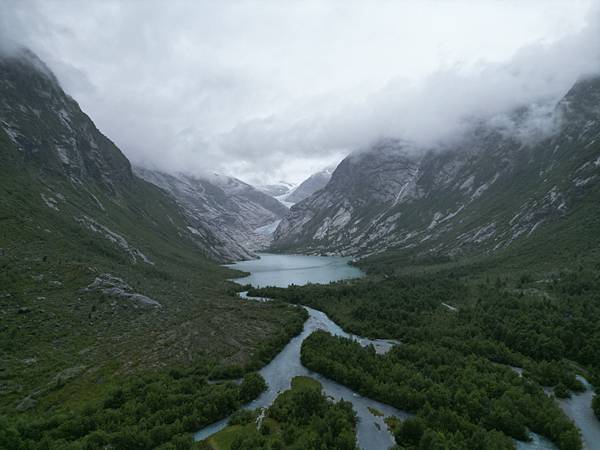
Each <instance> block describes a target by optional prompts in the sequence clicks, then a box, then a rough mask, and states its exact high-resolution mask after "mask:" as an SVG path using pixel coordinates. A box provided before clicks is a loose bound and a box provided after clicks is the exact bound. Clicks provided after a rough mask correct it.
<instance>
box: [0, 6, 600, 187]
mask: <svg viewBox="0 0 600 450" xmlns="http://www.w3.org/2000/svg"><path fill="white" fill-rule="evenodd" d="M0 8H2V11H0V13H1V14H0V25H2V31H1V33H0V48H3V47H5V48H10V46H11V45H12V44H10V43H9V39H11V40H12V41H16V42H18V43H20V44H24V45H26V46H28V47H30V48H32V50H34V51H35V52H36V53H38V54H39V55H40V56H41V57H42V59H44V60H45V61H46V62H47V63H48V65H49V66H50V67H51V68H52V70H54V71H55V73H56V74H57V76H58V78H59V80H60V81H61V84H62V85H63V87H64V88H65V90H66V91H67V92H68V93H70V94H71V95H73V96H74V97H75V98H76V99H77V100H78V101H79V102H80V103H81V104H82V107H83V108H84V109H85V110H86V111H88V112H89V113H90V115H91V116H92V118H93V119H94V120H95V121H96V122H97V124H98V125H99V127H100V128H101V129H102V130H103V131H104V132H105V133H106V134H108V135H109V136H110V137H111V138H112V139H114V140H115V141H116V142H117V144H118V145H119V146H120V147H121V148H122V150H123V151H124V152H125V153H126V154H127V156H128V157H129V158H130V159H132V160H133V161H134V162H136V163H139V164H146V165H152V166H154V167H159V168H162V169H164V170H173V171H175V170H186V171H190V172H202V171H218V172H224V173H229V174H232V175H236V176H240V177H242V178H243V179H246V180H248V181H250V182H261V181H265V182H271V181H277V180H280V179H288V180H292V181H300V180H301V179H302V178H304V177H305V176H307V175H308V174H310V173H311V172H313V171H316V170H318V169H320V168H322V167H325V166H328V165H330V164H331V163H334V162H337V161H339V160H340V159H341V158H343V157H344V156H345V155H346V154H348V153H349V152H351V151H352V150H354V149H357V148H363V147H365V146H368V145H369V143H371V142H373V141H375V140H378V139H380V138H386V137H393V138H400V139H405V140H410V141H413V142H415V143H417V145H419V146H431V145H435V144H436V143H439V142H440V141H443V140H444V139H448V138H449V137H452V136H454V135H456V134H457V133H460V131H461V130H462V129H464V127H465V126H466V124H468V123H469V122H470V120H472V119H473V118H478V119H481V118H483V119H492V118H493V120H495V121H496V123H499V124H501V125H502V126H503V127H505V128H506V129H510V127H511V126H512V124H511V122H510V116H508V115H507V113H509V112H510V111H511V110H513V109H514V108H517V107H519V106H522V105H531V104H535V105H537V106H535V107H534V108H532V109H530V112H529V119H530V120H528V122H527V123H528V127H531V128H530V129H523V128H521V129H520V130H518V132H520V133H523V132H525V134H528V133H529V132H530V131H531V132H533V133H536V132H543V131H544V130H546V129H548V128H549V127H551V126H552V124H553V123H554V122H553V120H554V118H552V117H551V115H549V107H550V106H549V105H552V104H553V103H555V102H556V101H557V100H558V99H559V98H560V97H561V96H562V95H564V93H565V92H566V91H567V90H568V89H569V88H570V86H571V85H572V84H573V82H574V81H575V80H576V79H577V78H578V77H580V76H582V75H584V74H589V73H593V72H597V71H598V69H599V68H600V60H599V56H600V39H598V36H600V9H599V8H598V4H597V2H596V1H592V0H589V1H583V0H582V1H577V0H569V1H559V0H556V1H550V2H547V1H541V0H540V1H534V0H531V1H525V2H497V1H492V0H489V1H482V2H471V1H459V0H449V1H447V2H420V1H407V2H381V3H378V5H377V8H375V7H373V5H372V4H371V3H370V2H362V1H335V0H331V1H319V2H317V1H314V2H312V1H308V2H289V3H288V2H286V4H285V5H283V4H282V3H281V2H274V1H257V0H256V1H245V2H235V3H229V2H210V1H194V2H191V1H190V2H186V1H182V0H180V1H174V2H172V3H170V4H169V8H166V7H165V5H164V3H163V2H160V1H152V0H148V1H144V2H119V1H116V0H106V1H92V0H90V1H86V2H79V1H74V0H71V1H69V0H62V1H52V0H50V1H45V2H42V1H35V0H31V1H28V2H21V1H14V0H7V1H6V2H3V5H2V6H0Z"/></svg>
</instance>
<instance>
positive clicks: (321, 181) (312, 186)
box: [283, 168, 333, 203]
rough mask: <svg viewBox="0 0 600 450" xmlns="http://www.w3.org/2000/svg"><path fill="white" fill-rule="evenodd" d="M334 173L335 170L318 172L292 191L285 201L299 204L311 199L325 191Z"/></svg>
mask: <svg viewBox="0 0 600 450" xmlns="http://www.w3.org/2000/svg"><path fill="white" fill-rule="evenodd" d="M332 173H333V168H328V169H325V170H322V171H321V172H317V173H314V174H312V175H311V176H310V177H308V178H307V179H306V180H304V181H303V182H302V183H300V184H299V185H298V186H297V187H296V188H294V189H292V190H291V192H289V193H288V194H287V195H285V196H284V197H283V200H285V201H286V202H289V203H298V202H301V201H302V200H304V199H305V198H307V197H310V196H311V195H313V194H314V193H315V192H317V191H318V190H320V189H323V188H324V187H325V186H326V185H327V183H329V180H330V179H331V174H332Z"/></svg>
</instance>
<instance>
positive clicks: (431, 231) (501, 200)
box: [273, 78, 600, 256]
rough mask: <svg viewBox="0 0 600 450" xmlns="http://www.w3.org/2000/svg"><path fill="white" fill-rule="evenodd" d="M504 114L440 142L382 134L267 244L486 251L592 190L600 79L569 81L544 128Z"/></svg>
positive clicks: (597, 171)
mask: <svg viewBox="0 0 600 450" xmlns="http://www.w3.org/2000/svg"><path fill="white" fill-rule="evenodd" d="M549 117H550V118H552V120H549ZM505 119H506V120H503V121H495V122H489V123H488V122H486V123H481V124H477V125H474V126H473V127H472V129H471V130H470V131H469V132H468V133H466V134H465V135H464V136H462V137H461V138H457V139H456V140H455V141H453V142H448V143H446V144H445V145H444V146H443V147H442V148H437V149H423V148H414V147H413V146H411V145H410V144H408V143H405V142H399V141H382V142H379V143H377V144H376V145H374V146H373V147H371V148H369V149H367V150H365V151H362V152H358V153H356V154H353V155H351V156H349V157H348V158H346V159H345V160H344V161H342V163H340V165H339V166H338V167H337V169H336V170H335V172H334V173H333V176H332V178H331V181H330V182H329V183H328V184H327V186H326V187H325V188H324V189H322V190H320V191H318V192H316V193H315V194H314V195H312V196H310V197H308V198H307V199H305V200H304V201H301V202H300V203H298V204H296V205H294V206H293V207H292V208H291V209H290V212H289V213H288V215H287V216H286V217H285V218H284V220H282V222H281V223H280V225H279V227H278V229H277V230H276V232H275V237H274V243H273V245H274V247H275V248H276V249H279V250H292V251H305V252H311V253H339V254H347V255H358V256H364V255H369V254H372V253H377V252H381V251H384V250H386V249H392V248H393V249H397V250H401V251H405V252H410V253H412V254H417V255H430V254H436V255H451V256H452V255H461V254H467V253H473V252H475V253H476V252H493V251H496V250H499V249H502V248H505V247H507V246H510V245H511V244H512V243H513V242H515V241H516V240H519V239H524V238H527V237H528V236H531V235H534V234H535V233H536V232H538V231H539V230H541V229H542V228H543V227H545V226H547V225H549V224H551V223H557V222H560V221H561V219H562V218H564V217H566V216H568V215H569V214H570V212H572V211H574V210H575V209H577V208H578V206H579V205H580V204H581V202H582V198H583V197H585V196H589V195H597V187H598V183H597V180H598V177H599V176H600V140H599V138H600V79H598V78H591V79H587V80H582V81H580V82H578V83H576V84H575V86H574V87H573V88H572V89H571V91H570V92H569V93H568V94H567V95H566V96H565V97H564V98H563V99H562V100H561V101H560V102H559V103H558V104H557V105H556V107H555V108H554V109H553V111H551V114H550V115H549V116H548V117H545V118H544V120H545V121H546V122H549V123H551V124H552V125H553V127H554V129H553V132H552V133H550V134H548V130H545V131H543V132H542V131H541V130H540V129H538V128H535V127H531V123H532V120H531V112H530V110H529V109H527V108H524V109H523V110H521V111H518V112H515V114H514V115H512V116H511V117H509V118H505ZM508 124H509V125H510V126H508Z"/></svg>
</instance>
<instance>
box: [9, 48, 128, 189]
mask: <svg viewBox="0 0 600 450" xmlns="http://www.w3.org/2000/svg"><path fill="white" fill-rule="evenodd" d="M33 124H35V126H32V125H33ZM0 125H1V126H2V128H3V129H4V130H5V131H6V133H7V134H8V136H9V137H10V139H11V140H12V141H13V143H14V144H15V146H16V148H17V149H19V151H21V153H22V154H21V158H23V159H24V160H26V161H28V162H30V163H34V164H37V165H38V166H39V167H41V168H42V170H43V171H45V172H47V173H50V174H56V173H60V174H65V175H67V176H68V177H69V178H70V179H71V180H72V181H73V182H76V183H83V182H85V181H87V180H90V179H91V180H93V181H95V182H98V183H101V184H102V185H103V186H104V187H106V188H108V189H111V190H113V191H114V190H115V189H117V188H118V186H119V185H123V184H128V183H130V182H131V180H132V178H133V174H132V172H131V165H130V164H129V161H128V160H127V158H126V157H125V156H124V155H123V154H122V153H121V151H120V150H119V149H118V148H117V147H116V146H115V145H114V144H113V143H112V142H111V141H110V140H109V139H108V138H107V137H106V136H104V135H103V134H102V133H100V132H99V131H98V129H97V128H96V126H95V125H94V123H93V122H92V121H91V120H90V118H89V117H88V116H87V115H85V114H84V113H83V112H82V111H81V109H80V108H79V105H78V104H77V102H75V101H74V100H73V99H72V98H71V97H69V96H68V95H66V94H65V93H64V92H63V90H62V89H61V87H60V85H59V84H58V81H57V80H56V78H55V77H54V75H53V74H52V73H51V72H50V70H49V69H48V68H47V67H46V66H45V64H44V63H43V62H42V61H40V60H39V59H38V58H37V57H36V56H35V55H34V54H33V53H31V52H30V51H28V50H21V51H19V52H17V53H16V54H15V55H13V56H8V57H2V58H0Z"/></svg>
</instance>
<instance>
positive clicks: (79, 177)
mask: <svg viewBox="0 0 600 450" xmlns="http://www.w3.org/2000/svg"><path fill="white" fill-rule="evenodd" d="M0 161H1V163H0V266H1V270H0V317H1V322H0V359H1V360H2V363H1V365H0V386H1V389H0V413H1V414H7V415H8V417H11V418H12V419H15V420H22V421H24V422H23V423H26V424H27V427H29V428H27V429H28V430H29V431H28V433H33V435H35V436H37V437H32V438H31V439H32V441H31V442H38V443H39V442H40V441H41V439H42V436H45V435H46V433H49V434H48V435H47V440H48V442H47V446H45V447H43V448H67V447H68V445H67V444H66V442H67V441H68V442H70V441H71V439H75V440H77V439H83V438H84V437H85V436H86V435H87V432H85V430H84V431H81V430H80V431H78V432H72V433H71V432H70V431H69V430H67V431H65V430H62V431H57V430H56V427H55V426H52V425H51V424H52V421H53V420H56V419H54V418H53V417H54V416H53V415H54V414H64V415H65V416H64V417H63V419H61V420H64V421H67V422H68V420H67V418H68V417H71V416H70V415H71V414H75V416H77V415H78V414H80V411H81V408H82V407H84V405H85V407H86V408H88V407H89V408H95V407H96V406H97V405H98V404H102V402H103V401H107V400H106V396H107V395H109V394H110V393H111V392H113V391H114V389H115V388H116V386H119V385H121V386H126V385H128V384H129V383H131V380H134V379H136V378H137V377H139V376H140V375H142V374H143V375H144V376H147V377H149V378H148V379H147V380H146V381H147V383H148V385H152V383H155V384H156V383H158V384H156V389H155V391H156V392H155V394H158V395H163V394H164V395H165V396H166V395H167V392H164V393H163V394H161V389H166V388H167V385H170V386H177V383H176V382H175V380H176V379H181V383H182V384H181V386H183V384H185V383H187V381H186V380H187V378H186V377H191V376H195V377H196V381H195V383H196V385H197V386H198V390H197V393H195V392H196V391H190V396H189V398H188V403H189V406H188V409H189V408H192V409H191V410H188V411H187V412H186V413H182V414H181V418H182V420H183V418H184V417H186V416H190V422H189V423H187V424H185V425H182V424H181V423H179V425H177V426H175V427H173V429H172V430H170V431H169V430H167V431H164V430H163V432H162V434H161V436H160V437H156V439H155V440H153V441H152V442H154V443H155V444H156V445H158V444H159V443H160V442H167V441H169V439H171V437H172V436H175V435H177V434H180V433H188V434H187V435H185V439H184V440H186V442H188V441H189V442H191V435H190V434H189V433H190V432H191V431H195V430H196V429H197V428H198V427H200V426H201V425H203V424H205V423H209V422H210V421H211V420H216V419H218V418H220V417H222V415H225V414H228V413H230V412H232V411H233V410H234V409H235V407H236V404H238V402H239V401H241V400H240V399H239V398H238V394H239V393H238V391H239V387H237V386H235V387H231V386H230V387H228V388H227V389H229V391H228V392H230V394H227V395H230V397H231V399H230V400H228V401H229V403H225V404H223V405H221V406H219V407H217V406H214V405H213V403H214V399H213V400H211V398H212V397H211V396H215V395H216V396H217V397H218V395H219V392H220V391H221V390H222V389H224V388H223V387H222V386H221V387H219V386H220V385H219V386H217V385H214V386H213V385H208V384H206V378H207V377H208V376H222V374H223V373H232V374H237V375H236V376H238V375H240V374H242V373H243V372H245V371H247V370H256V369H257V368H258V367H260V366H261V365H262V364H264V363H265V362H266V361H267V360H268V359H269V358H270V357H272V355H273V354H274V352H276V351H277V349H278V348H280V347H281V345H283V344H284V343H285V342H287V340H288V339H289V337H290V336H291V335H293V334H295V333H296V332H298V331H299V330H300V329H301V326H302V323H303V321H304V315H303V314H302V312H301V311H298V310H296V309H293V308H290V307H287V306H285V305H278V304H255V303H249V302H245V303H244V302H242V301H240V300H239V299H238V298H237V297H235V296H234V289H235V288H233V287H232V286H233V284H232V283H230V282H228V281H227V278H229V277H231V276H234V275H235V274H236V273H235V272H234V271H231V270H228V269H225V268H223V267H221V266H219V265H217V264H216V262H215V259H216V258H219V254H218V253H216V252H215V251H214V248H215V247H217V246H218V244H219V242H218V240H217V239H216V238H215V237H214V236H212V235H211V233H210V232H209V231H207V230H201V231H202V232H197V233H194V234H192V233H191V232H190V231H189V229H188V226H189V225H190V224H189V222H188V221H187V220H188V219H187V218H186V216H185V214H184V212H183V211H182V210H181V209H180V208H179V207H178V205H177V204H176V203H175V201H174V200H173V199H172V198H171V197H170V196H168V195H167V194H166V193H165V192H164V191H162V190H160V189H159V188H158V187H156V186H154V185H152V184H150V183H148V182H146V181H143V180H142V179H140V178H137V177H136V176H134V175H133V173H132V170H131V166H130V163H129V161H128V160H127V159H126V157H125V156H124V155H123V154H122V153H121V152H120V150H119V149H118V148H117V147H116V146H115V145H114V144H113V143H112V142H111V141H110V140H109V139H107V138H106V137H105V136H104V135H102V134H101V133H100V132H99V131H98V130H97V128H96V127H95V126H94V124H93V122H92V121H91V120H90V119H89V117H88V116H86V115H85V114H84V113H83V112H82V111H81V110H80V109H79V106H78V105H77V103H76V102H75V101H74V100H72V99H71V98H70V97H68V96H67V95H66V94H65V93H64V92H63V91H62V89H61V88H60V86H59V84H58V83H57V81H56V79H55V78H54V76H53V75H52V74H51V73H50V72H49V70H48V69H47V68H46V67H45V66H44V65H43V63H42V62H41V61H40V60H39V59H38V58H37V57H35V56H34V55H33V54H31V53H30V52H28V51H25V50H24V51H21V52H19V53H17V54H15V55H12V56H4V57H2V58H1V59H0ZM179 368H181V370H183V372H181V373H179V372H174V373H171V372H169V371H172V370H179ZM190 368H192V369H190ZM169 374H170V375H169ZM211 374H212V375H211ZM161 377H163V378H162V381H160V380H161ZM165 377H166V378H165ZM169 379H170V380H171V381H168V380H169ZM152 380H154V381H152ZM188 381H189V380H188ZM190 382H191V381H190ZM165 383H167V384H165ZM202 383H204V385H203V384H202ZM202 386H204V387H202ZM211 386H213V387H211ZM131 389H132V390H130V391H128V392H131V393H132V394H131V395H133V393H134V392H136V391H135V389H134V388H133V387H131ZM136 389H137V388H136ZM181 389H183V388H181ZM259 391H260V390H259ZM110 395H114V392H113V394H110ZM127 395H129V394H127ZM135 395H136V396H138V402H142V403H140V404H143V402H144V401H145V400H143V398H144V397H143V396H140V394H139V393H138V394H135ZM250 398H253V397H252V396H251V397H250ZM201 399H204V400H201ZM148 401H150V400H148ZM194 402H195V403H194ZM196 403H197V404H198V405H197V406H196V407H194V406H193V405H194V404H196ZM177 404H179V402H177ZM200 405H204V406H203V408H208V410H210V409H211V408H212V411H213V412H212V413H208V412H204V413H201V412H199V410H198V409H197V408H199V407H200ZM211 405H212V406H211ZM114 408H117V407H116V406H115V407H114ZM114 408H113V409H114ZM194 408H196V409H194ZM215 408H217V409H215ZM219 408H220V409H219ZM166 409H168V406H167V405H165V410H166ZM208 410H207V411H208ZM119 411H120V409H119V408H117V409H116V410H115V412H113V413H112V414H113V416H114V417H113V421H114V425H113V426H112V428H106V427H105V428H104V429H105V430H107V432H108V437H106V436H105V437H103V438H102V439H103V440H102V442H105V444H106V445H109V444H110V443H111V442H117V441H118V439H120V438H122V436H121V437H118V436H117V435H119V433H122V432H123V428H122V427H127V428H128V429H129V432H130V433H135V432H136V431H135V430H136V428H135V426H137V425H136V424H135V423H134V424H131V423H128V422H126V421H123V422H119V421H120V420H121V419H119V418H118V417H120V416H118V414H120V412H119ZM218 411H220V412H218ZM127 416H130V417H132V418H133V417H135V416H134V415H133V416H132V415H131V414H130V413H127ZM57 417H58V416H57ZM61 417H62V416H61ZM94 417H97V421H98V425H97V426H98V427H100V428H102V427H103V426H104V425H101V424H102V423H104V422H102V421H103V420H105V419H102V420H101V418H100V416H94ZM38 418H39V420H41V422H39V423H38V422H35V421H37V420H38ZM123 418H125V415H124V416H123ZM192 418H193V420H192ZM69 420H71V419H69ZM123 420H124V419H123ZM44 421H47V422H44ZM0 422H2V421H0ZM2 423H4V422H2ZM35 423H37V425H34V424H35ZM161 423H162V422H161V421H160V420H158V419H156V420H155V421H154V422H148V423H146V424H145V425H143V427H145V429H146V433H145V434H146V435H149V433H150V430H151V429H152V427H153V426H155V425H156V426H159V425H161ZM140 426H142V425H140ZM36 427H38V428H36ZM0 428H2V427H0ZM34 428H35V429H34ZM93 429H95V428H94V427H92V428H91V429H90V430H93ZM140 429H141V428H140ZM44 430H46V431H44ZM36 433H37V434H36ZM52 433H55V434H52ZM111 433H113V434H114V435H113V434H111ZM9 434H10V433H9ZM142 434H143V433H142ZM2 436H4V435H3V434H2V432H1V431H0V442H3V441H2ZM61 439H66V440H65V441H64V442H63V441H61ZM86 439H87V438H86ZM15 442H16V441H15ZM51 442H55V444H52V445H51V444H49V443H51ZM59 442H62V444H59ZM15 445H17V444H15ZM69 445H70V444H69ZM156 445H153V446H156ZM190 445H191V444H190ZM0 447H2V445H0ZM116 447H117V448H133V447H127V446H125V447H123V446H121V445H117V446H116ZM3 448H4V447H3ZM9 448H10V447H9ZM12 448H19V447H12ZM26 448H31V447H29V446H27V447H26ZM69 448H70V447H69ZM76 448H79V447H76ZM91 448H96V447H94V446H93V445H92V447H91Z"/></svg>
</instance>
